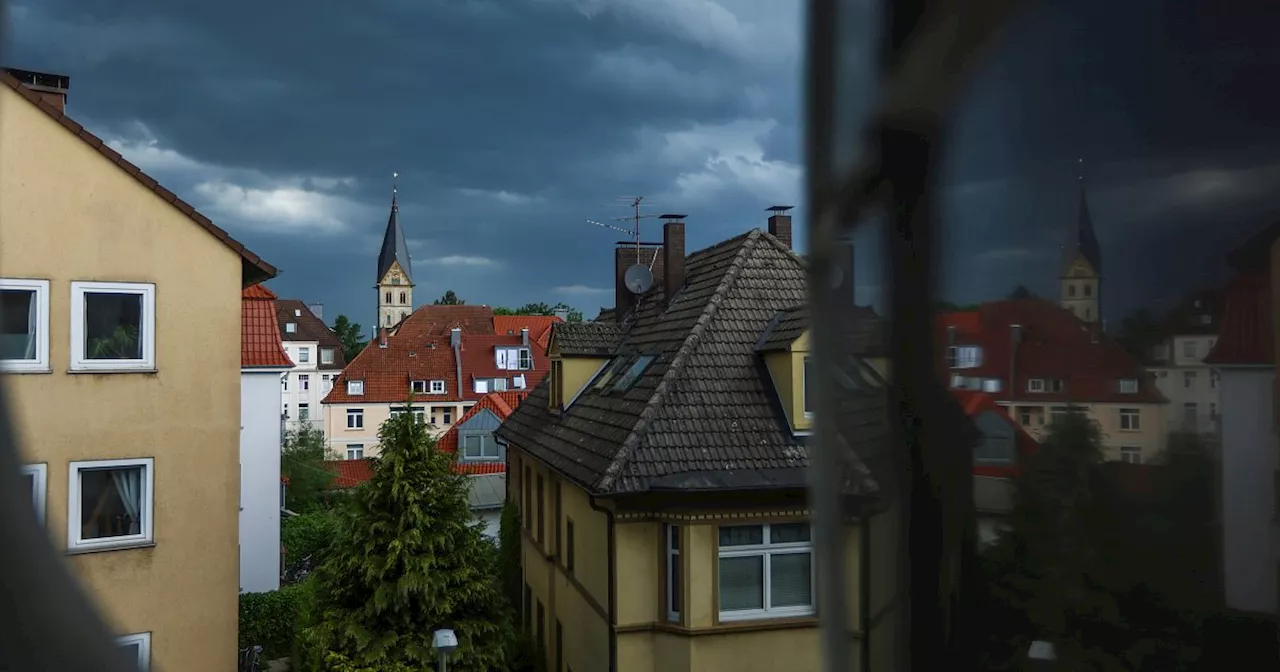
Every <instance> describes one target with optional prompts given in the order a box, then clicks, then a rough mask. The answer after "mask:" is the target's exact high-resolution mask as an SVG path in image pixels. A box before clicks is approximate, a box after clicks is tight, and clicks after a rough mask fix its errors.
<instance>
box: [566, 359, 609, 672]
mask: <svg viewBox="0 0 1280 672" xmlns="http://www.w3.org/2000/svg"><path fill="white" fill-rule="evenodd" d="M556 359H557V360H558V361H559V362H560V366H561V369H560V372H561V375H562V376H563V380H561V381H559V383H560V386H561V387H560V389H561V390H562V391H563V392H562V394H563V396H562V397H561V398H562V399H564V403H565V405H568V404H569V402H571V401H573V398H574V395H576V394H578V392H579V391H581V390H582V388H583V387H585V386H586V384H587V383H589V382H591V379H592V378H595V376H596V373H597V372H598V371H600V367H602V366H604V365H605V364H606V363H608V361H609V360H608V359H604V358H595V357H560V356H558V355H557V356H556ZM575 669H576V668H575Z"/></svg>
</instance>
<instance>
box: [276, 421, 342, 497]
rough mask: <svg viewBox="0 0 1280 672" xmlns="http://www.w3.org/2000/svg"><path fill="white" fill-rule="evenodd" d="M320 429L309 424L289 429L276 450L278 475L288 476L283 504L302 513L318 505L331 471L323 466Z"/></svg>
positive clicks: (325, 453)
mask: <svg viewBox="0 0 1280 672" xmlns="http://www.w3.org/2000/svg"><path fill="white" fill-rule="evenodd" d="M327 453H328V450H327V449H326V448H325V440H324V431H323V430H321V429H320V428H318V427H315V426H313V425H310V424H305V423H304V424H303V425H302V426H301V427H299V428H298V429H293V430H289V432H288V434H286V435H285V439H284V446H282V447H281V450H280V475H281V476H283V477H285V478H287V479H289V485H288V486H287V487H286V493H285V507H286V508H288V509H289V510H290V511H296V512H298V513H303V512H306V511H312V510H315V509H317V508H321V507H322V506H323V505H324V501H325V488H326V487H327V486H328V485H329V483H331V482H333V479H334V474H333V472H331V471H329V470H328V469H326V468H325V465H324V460H325V456H326V455H327Z"/></svg>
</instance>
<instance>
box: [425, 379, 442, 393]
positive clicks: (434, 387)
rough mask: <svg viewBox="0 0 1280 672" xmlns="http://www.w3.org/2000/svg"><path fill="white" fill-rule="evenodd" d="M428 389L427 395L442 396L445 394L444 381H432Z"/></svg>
mask: <svg viewBox="0 0 1280 672" xmlns="http://www.w3.org/2000/svg"><path fill="white" fill-rule="evenodd" d="M428 389H429V390H430V391H429V392H428V394H444V393H445V386H444V381H443V380H433V381H431V387H430V388H428Z"/></svg>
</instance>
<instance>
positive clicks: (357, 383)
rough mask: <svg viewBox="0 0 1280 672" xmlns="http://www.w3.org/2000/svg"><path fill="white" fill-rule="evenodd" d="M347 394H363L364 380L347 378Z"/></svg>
mask: <svg viewBox="0 0 1280 672" xmlns="http://www.w3.org/2000/svg"><path fill="white" fill-rule="evenodd" d="M347 394H350V395H353V396H363V395H364V381H363V380H348V381H347Z"/></svg>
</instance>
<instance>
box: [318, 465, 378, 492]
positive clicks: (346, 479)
mask: <svg viewBox="0 0 1280 672" xmlns="http://www.w3.org/2000/svg"><path fill="white" fill-rule="evenodd" d="M324 466H325V468H327V469H329V470H330V471H333V472H334V473H335V474H337V476H336V477H335V478H334V479H333V480H332V481H330V482H329V487H330V488H332V489H334V490H346V489H347V488H354V487H356V486H357V485H360V484H361V483H364V482H365V481H368V480H369V479H371V478H373V458H371V457H366V458H364V459H360V460H325V463H324Z"/></svg>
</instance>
